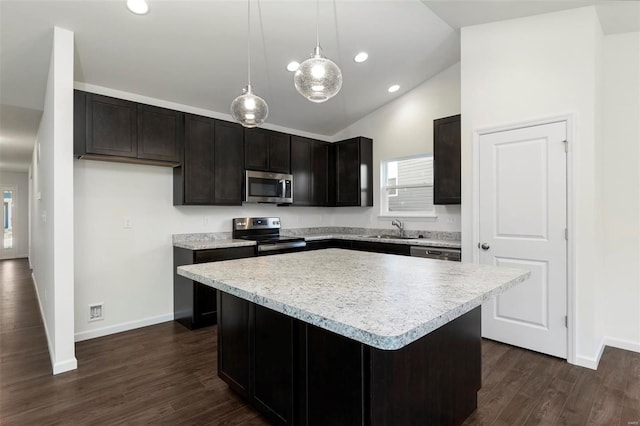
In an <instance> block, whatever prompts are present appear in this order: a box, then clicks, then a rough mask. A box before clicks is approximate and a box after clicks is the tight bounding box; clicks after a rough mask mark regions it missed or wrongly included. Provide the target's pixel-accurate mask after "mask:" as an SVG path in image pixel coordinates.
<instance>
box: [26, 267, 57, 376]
mask: <svg viewBox="0 0 640 426" xmlns="http://www.w3.org/2000/svg"><path fill="white" fill-rule="evenodd" d="M31 279H32V280H33V288H34V289H35V291H36V298H37V299H38V307H39V308H40V318H42V324H43V325H44V335H45V336H47V347H48V348H49V358H50V359H51V367H52V368H53V370H54V373H53V374H56V373H55V365H56V363H55V352H54V351H53V347H52V346H51V338H50V337H49V329H48V328H47V318H46V317H45V316H44V308H43V307H42V299H41V298H40V293H39V292H38V283H37V282H36V276H35V274H34V273H33V272H31Z"/></svg>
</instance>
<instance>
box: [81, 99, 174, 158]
mask: <svg viewBox="0 0 640 426" xmlns="http://www.w3.org/2000/svg"><path fill="white" fill-rule="evenodd" d="M183 116H184V114H183V113H181V112H178V111H173V110H169V109H166V108H159V107H154V106H150V105H143V104H138V103H136V102H131V101H126V100H123V99H116V98H112V97H109V96H102V95H98V94H95V93H87V92H82V91H80V90H76V91H74V154H75V155H76V156H78V157H80V158H87V159H94V160H104V161H117V162H125V163H142V164H155V165H165V166H175V165H177V164H179V163H180V160H181V157H182V145H183V135H184V132H183Z"/></svg>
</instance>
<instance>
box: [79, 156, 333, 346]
mask: <svg viewBox="0 0 640 426" xmlns="http://www.w3.org/2000/svg"><path fill="white" fill-rule="evenodd" d="M74 173H75V187H74V188H75V191H74V192H75V213H74V214H75V217H76V222H75V265H76V270H75V294H76V302H75V318H76V322H75V332H76V339H77V340H84V339H89V338H93V337H98V336H101V335H105V334H110V333H115V332H118V331H123V330H127V329H131V328H136V327H141V326H144V325H149V324H155V323H158V322H162V321H168V320H171V319H173V246H172V241H171V236H172V234H183V233H195V232H230V231H231V219H232V218H234V217H241V216H262V215H265V216H270V215H273V216H279V217H280V218H281V219H282V224H283V226H285V227H287V228H297V227H312V226H322V225H324V224H327V223H329V222H330V219H329V215H330V214H331V211H332V210H333V209H329V208H303V207H276V206H274V205H262V204H260V205H258V204H248V205H245V206H242V207H238V206H236V207H233V206H219V207H212V206H180V207H174V206H173V205H172V204H173V171H172V169H171V168H169V167H158V166H143V165H135V164H120V163H109V162H100V161H89V160H76V161H75V162H74ZM125 216H128V217H130V218H131V219H132V221H133V228H132V229H125V228H124V217H125ZM97 302H103V303H104V320H101V321H96V322H89V321H88V314H89V304H92V303H97Z"/></svg>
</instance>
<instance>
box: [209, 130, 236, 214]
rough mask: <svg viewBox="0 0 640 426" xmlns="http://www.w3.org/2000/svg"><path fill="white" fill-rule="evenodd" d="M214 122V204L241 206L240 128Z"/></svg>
mask: <svg viewBox="0 0 640 426" xmlns="http://www.w3.org/2000/svg"><path fill="white" fill-rule="evenodd" d="M214 121H215V132H214V133H215V134H214V138H215V143H214V153H213V175H214V177H213V181H214V191H213V192H214V195H213V197H214V199H213V202H214V204H225V205H241V204H242V200H243V196H242V188H243V185H242V183H243V182H242V181H243V177H244V167H243V166H244V149H243V131H242V126H240V125H239V124H237V123H229V122H227V121H219V120H214Z"/></svg>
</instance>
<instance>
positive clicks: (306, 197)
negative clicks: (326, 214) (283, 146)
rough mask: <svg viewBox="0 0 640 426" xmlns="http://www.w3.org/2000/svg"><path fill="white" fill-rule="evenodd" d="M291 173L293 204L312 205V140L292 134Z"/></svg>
mask: <svg viewBox="0 0 640 426" xmlns="http://www.w3.org/2000/svg"><path fill="white" fill-rule="evenodd" d="M291 174H293V204H294V205H296V206H310V205H311V140H310V139H307V138H303V137H300V136H291Z"/></svg>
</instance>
